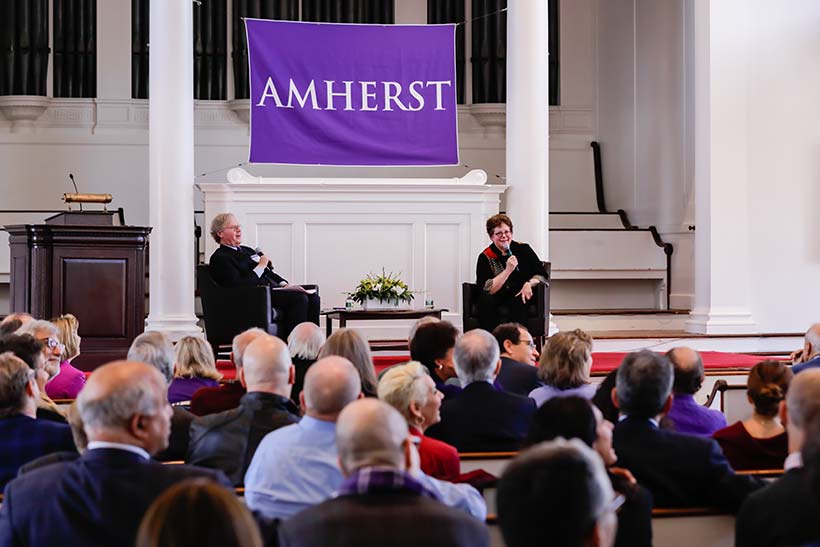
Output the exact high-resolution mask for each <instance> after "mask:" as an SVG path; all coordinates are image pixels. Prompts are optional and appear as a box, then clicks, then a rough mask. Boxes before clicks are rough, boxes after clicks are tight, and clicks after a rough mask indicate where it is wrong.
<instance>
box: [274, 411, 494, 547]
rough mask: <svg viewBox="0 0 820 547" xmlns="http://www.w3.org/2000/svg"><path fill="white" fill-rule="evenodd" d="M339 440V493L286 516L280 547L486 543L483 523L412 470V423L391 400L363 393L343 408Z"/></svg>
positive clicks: (413, 546) (478, 545) (471, 546)
mask: <svg viewBox="0 0 820 547" xmlns="http://www.w3.org/2000/svg"><path fill="white" fill-rule="evenodd" d="M336 443H337V446H338V449H339V463H340V465H341V469H342V473H343V474H344V477H345V479H344V482H343V483H342V484H341V486H340V488H339V495H338V497H336V498H334V499H330V500H327V501H325V502H323V503H321V504H319V505H317V506H315V507H312V508H309V509H306V510H304V511H302V512H301V513H299V514H298V515H296V516H295V517H293V518H292V519H290V520H288V521H286V522H285V523H284V524H283V525H282V526H281V527H280V532H279V545H280V546H281V547H324V546H326V545H334V546H336V547H348V546H349V547H359V546H361V545H390V546H391V547H404V546H406V547H419V546H422V545H448V546H455V547H458V546H463V547H482V546H488V545H489V535H488V533H487V528H486V527H485V525H484V523H483V522H481V521H479V520H477V519H474V518H472V517H470V516H467V515H465V514H464V513H462V512H460V511H457V510H455V509H453V508H451V507H447V506H446V505H443V504H442V503H441V502H440V501H438V499H437V496H436V494H435V492H432V491H430V490H428V489H427V488H426V487H425V485H424V484H423V483H422V482H419V481H418V480H417V479H416V478H415V477H414V476H413V475H412V474H410V473H409V472H408V469H409V468H410V467H412V463H411V462H412V453H413V450H414V448H413V446H412V444H411V440H410V437H409V434H408V429H407V422H406V421H405V419H404V418H403V417H402V416H401V415H400V414H399V413H398V412H397V411H396V410H395V409H393V408H392V407H391V406H390V405H388V404H386V403H384V402H382V401H379V400H377V399H362V400H360V401H356V402H354V403H352V404H350V405H348V406H347V407H346V408H345V409H344V410H343V411H342V413H341V414H340V416H339V420H338V426H337V428H336Z"/></svg>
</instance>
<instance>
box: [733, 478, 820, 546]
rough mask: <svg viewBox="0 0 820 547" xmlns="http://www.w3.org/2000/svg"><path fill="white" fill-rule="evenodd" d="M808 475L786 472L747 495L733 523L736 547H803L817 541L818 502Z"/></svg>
mask: <svg viewBox="0 0 820 547" xmlns="http://www.w3.org/2000/svg"><path fill="white" fill-rule="evenodd" d="M809 475H810V473H809V471H808V470H807V469H805V468H799V469H790V470H789V471H787V472H786V473H785V474H784V475H783V476H782V477H781V478H780V479H778V480H776V481H775V482H773V483H771V484H769V485H768V486H766V487H765V488H763V489H762V490H758V491H757V492H755V493H754V494H751V495H750V496H749V498H748V499H747V500H746V503H744V504H743V507H741V509H740V513H738V515H737V521H736V522H735V546H736V547H757V546H760V547H769V546H775V545H776V546H781V545H795V546H797V545H804V544H807V543H811V542H815V541H818V540H820V502H818V500H817V497H816V496H815V494H814V493H813V492H812V487H811V479H810V477H809Z"/></svg>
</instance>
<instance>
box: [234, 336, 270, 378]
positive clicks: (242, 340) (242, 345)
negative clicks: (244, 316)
mask: <svg viewBox="0 0 820 547" xmlns="http://www.w3.org/2000/svg"><path fill="white" fill-rule="evenodd" d="M260 336H268V333H267V332H265V331H263V330H262V329H260V328H259V327H253V328H250V329H248V330H245V331H242V332H240V333H239V334H237V335H236V336H234V337H233V341H232V342H231V354H232V355H233V364H234V366H236V370H239V369H241V368H242V367H243V366H244V363H243V361H242V358H243V357H244V356H245V350H246V349H247V347H248V346H250V345H251V342H253V341H254V340H256V339H257V338H259V337H260Z"/></svg>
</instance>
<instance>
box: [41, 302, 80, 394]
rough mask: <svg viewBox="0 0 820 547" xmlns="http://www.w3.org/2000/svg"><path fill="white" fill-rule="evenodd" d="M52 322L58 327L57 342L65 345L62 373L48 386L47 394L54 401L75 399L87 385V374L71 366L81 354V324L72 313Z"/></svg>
mask: <svg viewBox="0 0 820 547" xmlns="http://www.w3.org/2000/svg"><path fill="white" fill-rule="evenodd" d="M51 322H52V323H53V324H54V326H55V327H57V340H58V341H59V343H60V344H62V345H63V353H62V361H61V362H60V371H59V372H58V373H57V375H56V376H54V377H53V378H52V379H51V380H49V381H48V383H47V384H46V394H47V395H48V396H49V397H51V398H52V399H75V398H76V397H77V395H78V394H79V393H80V390H81V389H82V388H83V386H84V385H85V374H83V372H82V371H81V370H78V369H77V368H75V367H74V366H72V365H71V361H72V360H73V359H74V358H75V357H77V356H78V355H79V354H80V340H81V338H80V335H79V334H78V330H79V328H80V322H79V321H78V320H77V318H76V317H74V316H73V315H71V314H70V313H67V314H65V315H61V316H60V317H58V318H56V319H52V320H51ZM50 342H51V341H50V340H48V341H46V343H50Z"/></svg>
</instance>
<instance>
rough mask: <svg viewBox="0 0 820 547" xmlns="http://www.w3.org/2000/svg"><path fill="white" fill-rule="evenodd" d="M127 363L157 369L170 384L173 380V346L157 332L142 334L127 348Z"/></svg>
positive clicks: (168, 339) (165, 337)
mask: <svg viewBox="0 0 820 547" xmlns="http://www.w3.org/2000/svg"><path fill="white" fill-rule="evenodd" d="M127 359H128V360H129V361H138V362H141V363H147V364H149V365H151V366H153V367H154V368H155V369H157V370H158V371H159V372H160V373H161V374H162V375H163V376H164V377H165V381H166V382H168V383H170V382H171V380H173V379H174V360H175V359H176V356H175V355H174V345H173V344H172V343H171V339H170V338H168V337H167V336H165V334H163V333H161V332H158V331H149V332H143V333H142V334H140V335H139V336H137V337H136V338H134V341H133V342H132V343H131V347H130V348H128V357H127Z"/></svg>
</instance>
